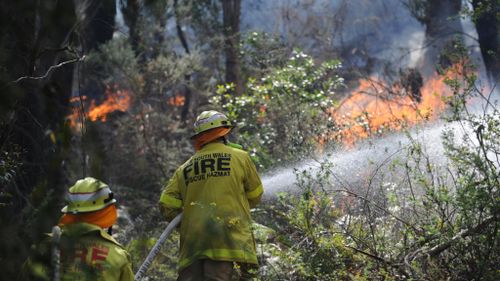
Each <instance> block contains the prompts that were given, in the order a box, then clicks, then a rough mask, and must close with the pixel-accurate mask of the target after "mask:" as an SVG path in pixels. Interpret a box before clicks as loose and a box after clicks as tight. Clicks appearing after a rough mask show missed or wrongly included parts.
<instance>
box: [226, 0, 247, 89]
mask: <svg viewBox="0 0 500 281" xmlns="http://www.w3.org/2000/svg"><path fill="white" fill-rule="evenodd" d="M240 15H241V0H222V17H223V32H224V51H225V53H226V83H234V85H235V94H236V95H241V94H242V93H243V82H242V81H241V70H240V67H241V66H240V52H239V50H240V48H239V45H240Z"/></svg>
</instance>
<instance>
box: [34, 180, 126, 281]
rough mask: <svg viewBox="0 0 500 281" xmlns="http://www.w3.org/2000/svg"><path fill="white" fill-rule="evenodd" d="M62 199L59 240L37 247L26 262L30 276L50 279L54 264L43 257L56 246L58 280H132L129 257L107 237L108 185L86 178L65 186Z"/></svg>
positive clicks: (112, 213)
mask: <svg viewBox="0 0 500 281" xmlns="http://www.w3.org/2000/svg"><path fill="white" fill-rule="evenodd" d="M66 199H67V203H68V204H67V206H65V207H64V208H63V209H62V212H63V216H62V217H61V219H60V221H59V226H60V228H61V236H60V239H59V241H58V243H57V244H56V243H53V242H54V241H52V240H53V239H48V240H47V241H45V243H42V244H41V245H40V246H39V247H38V249H37V251H36V252H37V253H38V256H37V257H35V258H34V259H32V260H31V261H30V268H31V269H32V270H31V271H32V277H35V279H37V280H53V279H54V278H53V276H54V272H53V271H54V265H53V264H52V265H51V266H50V267H48V264H50V262H49V261H48V260H49V259H48V258H47V257H50V255H51V252H52V250H53V249H52V248H53V247H54V245H56V246H57V248H56V249H57V251H58V252H59V255H60V260H59V262H58V267H59V271H58V274H57V275H58V276H59V279H60V280H62V281H70V280H71V281H76V280H93V281H133V280H134V273H133V272H132V264H131V260H130V256H129V254H128V253H127V251H126V250H125V249H124V248H123V246H121V245H120V244H119V243H118V242H117V241H116V240H115V239H114V238H113V237H112V236H111V227H112V226H113V224H114V223H115V222H116V218H117V210H116V206H115V202H116V200H115V199H114V198H113V193H112V192H111V190H110V188H109V187H108V185H106V184H105V183H103V182H102V181H99V180H97V179H95V178H91V177H87V178H84V179H81V180H78V181H77V182H76V183H75V185H73V186H72V187H71V188H70V189H69V192H68V194H67V196H66ZM49 240H50V242H49Z"/></svg>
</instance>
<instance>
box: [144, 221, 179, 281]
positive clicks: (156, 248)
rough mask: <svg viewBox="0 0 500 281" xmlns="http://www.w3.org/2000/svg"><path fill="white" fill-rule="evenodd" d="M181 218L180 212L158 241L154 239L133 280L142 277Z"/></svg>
mask: <svg viewBox="0 0 500 281" xmlns="http://www.w3.org/2000/svg"><path fill="white" fill-rule="evenodd" d="M181 219H182V213H180V214H178V215H177V216H176V217H175V218H174V219H173V220H172V221H171V222H170V223H169V224H168V225H167V227H166V228H165V230H164V231H163V233H162V234H161V235H160V238H159V239H158V241H156V243H155V245H154V246H153V248H152V249H151V251H150V252H149V254H148V256H147V257H146V259H145V260H144V262H143V263H142V265H141V267H140V268H139V270H138V271H137V273H136V274H135V276H134V280H135V281H140V280H141V279H142V278H143V277H144V274H145V273H146V271H147V270H148V268H149V267H150V266H151V263H152V262H153V259H154V258H155V257H156V255H157V254H158V252H160V249H161V246H162V245H163V243H164V242H165V240H167V238H168V237H169V236H170V233H172V231H173V230H174V228H175V227H176V226H177V225H178V224H179V222H180V221H181Z"/></svg>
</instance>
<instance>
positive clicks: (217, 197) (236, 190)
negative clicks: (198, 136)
mask: <svg viewBox="0 0 500 281" xmlns="http://www.w3.org/2000/svg"><path fill="white" fill-rule="evenodd" d="M262 193H263V188H262V183H261V180H260V177H259V175H258V174H257V171H256V169H255V165H254V164H253V162H252V160H251V159H250V156H249V155H248V153H247V152H245V151H243V150H240V149H237V148H233V147H230V146H227V145H225V144H223V143H219V142H215V143H209V144H207V145H205V146H204V147H203V148H202V149H201V150H199V151H198V152H197V153H196V154H194V155H193V156H192V157H191V158H190V159H189V160H188V161H187V162H186V163H184V164H183V165H181V166H180V167H179V168H178V169H177V171H176V172H175V174H174V175H173V177H172V178H171V179H170V181H169V183H168V185H167V186H166V187H165V189H164V190H163V192H162V194H161V198H160V202H159V204H160V208H161V210H162V212H163V213H164V215H165V216H166V218H167V219H168V220H171V219H172V218H173V217H174V216H175V215H176V214H178V213H179V212H181V211H182V212H183V217H182V222H181V226H180V256H179V271H180V270H182V269H183V268H185V267H187V266H188V265H190V264H191V263H192V262H194V261H195V260H197V259H202V258H209V259H212V260H220V261H236V262H242V263H252V264H257V255H256V250H255V240H254V237H253V233H252V218H251V216H250V208H251V207H254V206H255V205H257V204H258V203H259V201H260V198H261V196H262Z"/></svg>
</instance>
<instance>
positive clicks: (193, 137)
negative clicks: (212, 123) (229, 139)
mask: <svg viewBox="0 0 500 281" xmlns="http://www.w3.org/2000/svg"><path fill="white" fill-rule="evenodd" d="M217 128H229V129H231V130H230V131H229V132H227V134H225V136H227V135H228V134H229V133H231V131H232V130H233V129H234V125H224V126H219V127H214V128H211V129H209V130H206V131H203V132H199V133H197V134H194V135H192V136H191V137H190V139H192V140H194V139H195V138H196V137H198V136H200V135H203V134H205V133H207V132H210V131H211V130H213V129H217Z"/></svg>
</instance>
